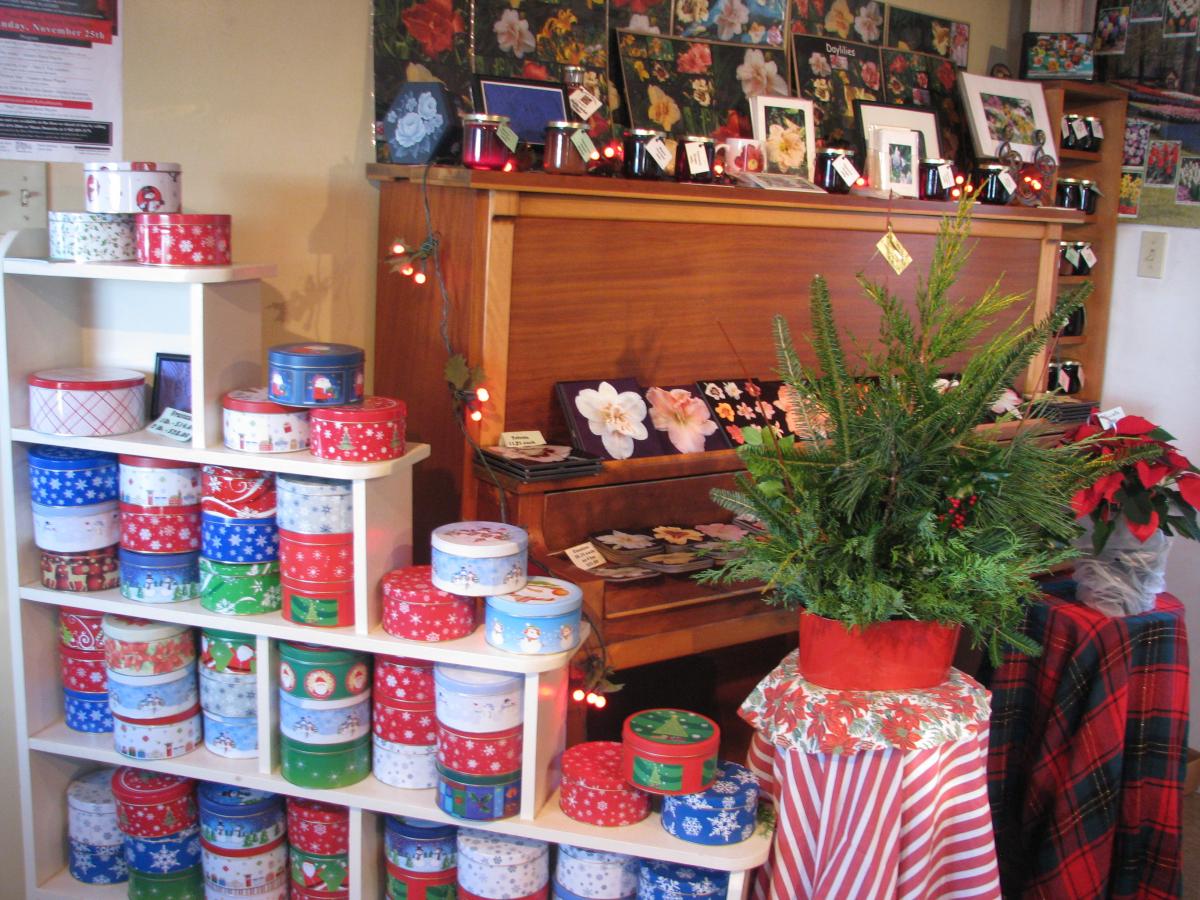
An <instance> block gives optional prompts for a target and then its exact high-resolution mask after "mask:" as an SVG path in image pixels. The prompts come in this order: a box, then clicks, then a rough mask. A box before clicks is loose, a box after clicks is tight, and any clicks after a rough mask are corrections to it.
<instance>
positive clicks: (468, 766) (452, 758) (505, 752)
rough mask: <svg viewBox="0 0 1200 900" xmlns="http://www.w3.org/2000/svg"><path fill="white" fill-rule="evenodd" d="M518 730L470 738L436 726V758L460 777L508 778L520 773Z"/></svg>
mask: <svg viewBox="0 0 1200 900" xmlns="http://www.w3.org/2000/svg"><path fill="white" fill-rule="evenodd" d="M522 730H523V729H522V726H520V725H518V726H517V727H516V728H510V729H508V730H507V731H496V732H493V733H491V734H470V733H468V732H465V731H458V730H457V729H454V728H450V727H449V726H447V725H443V724H442V723H441V722H438V723H437V748H438V749H437V758H438V762H440V763H441V764H442V766H443V767H445V768H447V769H449V770H450V771H452V772H458V773H459V774H461V775H508V774H510V773H512V772H517V771H520V769H521V732H522Z"/></svg>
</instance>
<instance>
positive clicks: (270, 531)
mask: <svg viewBox="0 0 1200 900" xmlns="http://www.w3.org/2000/svg"><path fill="white" fill-rule="evenodd" d="M201 528H202V533H203V539H202V544H201V546H202V547H203V553H204V555H205V556H206V557H207V558H209V559H213V560H216V561H217V562H228V563H259V562H271V561H273V560H276V559H278V558H279V533H278V529H277V528H276V526H275V520H274V519H273V518H266V519H231V518H229V517H228V516H221V515H217V514H216V513H211V512H206V513H204V514H203V525H202V526H201Z"/></svg>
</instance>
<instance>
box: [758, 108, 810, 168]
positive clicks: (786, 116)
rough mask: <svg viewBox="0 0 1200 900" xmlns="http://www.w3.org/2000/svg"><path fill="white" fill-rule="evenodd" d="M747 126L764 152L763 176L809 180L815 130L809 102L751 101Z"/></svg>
mask: <svg viewBox="0 0 1200 900" xmlns="http://www.w3.org/2000/svg"><path fill="white" fill-rule="evenodd" d="M750 123H751V127H752V128H753V129H754V138H755V140H758V141H761V142H762V144H763V147H764V149H765V156H766V159H765V161H764V171H765V172H767V173H768V174H772V175H798V176H800V177H801V178H805V179H808V180H811V179H812V175H813V166H814V165H815V164H816V154H817V149H816V147H817V136H816V131H817V127H816V120H815V119H814V118H813V102H812V101H811V100H800V99H797V98H796V97H765V96H764V97H754V98H752V99H751V101H750Z"/></svg>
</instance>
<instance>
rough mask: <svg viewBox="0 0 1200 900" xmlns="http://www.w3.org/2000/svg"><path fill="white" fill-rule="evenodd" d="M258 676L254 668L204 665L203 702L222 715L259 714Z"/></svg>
mask: <svg viewBox="0 0 1200 900" xmlns="http://www.w3.org/2000/svg"><path fill="white" fill-rule="evenodd" d="M257 699H258V676H256V675H255V674H254V673H252V672H244V673H243V672H228V671H226V672H218V671H217V670H216V669H210V668H208V667H207V666H201V667H200V705H201V706H202V707H204V711H205V712H210V713H216V714H217V715H218V716H230V717H232V718H235V719H237V718H245V717H247V716H253V715H256V714H257V712H258V707H257V704H256V701H257Z"/></svg>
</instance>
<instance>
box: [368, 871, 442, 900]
mask: <svg viewBox="0 0 1200 900" xmlns="http://www.w3.org/2000/svg"><path fill="white" fill-rule="evenodd" d="M386 868H387V893H386V894H385V896H386V898H387V900H456V898H457V897H458V889H457V886H456V885H457V882H458V870H457V869H447V870H446V871H444V872H409V871H407V870H405V869H402V868H400V867H399V866H397V865H394V864H392V863H390V862H389V863H387V866H386Z"/></svg>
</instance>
